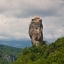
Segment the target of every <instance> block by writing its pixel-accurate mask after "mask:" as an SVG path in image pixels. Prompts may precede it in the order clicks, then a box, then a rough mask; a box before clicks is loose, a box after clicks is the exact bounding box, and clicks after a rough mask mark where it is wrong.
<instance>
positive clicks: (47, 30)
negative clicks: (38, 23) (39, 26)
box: [0, 0, 64, 42]
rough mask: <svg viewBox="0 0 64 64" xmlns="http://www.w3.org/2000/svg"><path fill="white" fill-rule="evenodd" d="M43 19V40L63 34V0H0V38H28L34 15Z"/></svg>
mask: <svg viewBox="0 0 64 64" xmlns="http://www.w3.org/2000/svg"><path fill="white" fill-rule="evenodd" d="M36 15H38V16H40V17H41V18H42V20H43V22H42V23H43V26H44V28H43V34H44V36H43V37H44V40H47V41H49V42H50V41H54V40H55V39H57V38H58V37H62V36H64V0H0V40H22V39H30V38H29V35H28V27H29V24H30V22H31V19H32V18H34V16H36Z"/></svg>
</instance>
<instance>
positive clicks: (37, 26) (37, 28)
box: [29, 16, 43, 46]
mask: <svg viewBox="0 0 64 64" xmlns="http://www.w3.org/2000/svg"><path fill="white" fill-rule="evenodd" d="M42 31H43V25H42V19H40V17H38V16H37V17H35V18H34V19H32V20H31V23H30V25H29V36H30V38H31V42H32V45H35V46H38V45H42V44H43V33H42Z"/></svg>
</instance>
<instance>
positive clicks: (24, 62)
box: [13, 37, 64, 64]
mask: <svg viewBox="0 0 64 64" xmlns="http://www.w3.org/2000/svg"><path fill="white" fill-rule="evenodd" d="M13 64H64V37H62V38H58V39H57V40H56V41H55V42H54V43H52V44H50V45H47V44H44V45H42V46H38V47H35V46H32V47H29V48H27V47H26V48H24V49H23V50H22V52H21V53H20V55H19V57H18V59H17V60H16V61H14V62H13Z"/></svg>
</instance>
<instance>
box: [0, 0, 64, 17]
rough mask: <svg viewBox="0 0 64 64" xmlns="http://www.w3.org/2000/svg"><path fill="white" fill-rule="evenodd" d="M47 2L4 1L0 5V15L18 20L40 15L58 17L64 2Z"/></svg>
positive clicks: (31, 0)
mask: <svg viewBox="0 0 64 64" xmlns="http://www.w3.org/2000/svg"><path fill="white" fill-rule="evenodd" d="M43 2H44V3H43ZM47 2H48V1H45V0H41V1H39V0H37V2H36V1H33V0H30V1H29V0H28V1H26V0H25V1H21V0H18V1H17V0H14V1H11V0H10V1H8V0H5V2H4V4H1V5H0V10H1V14H3V15H5V16H14V17H18V18H19V17H20V18H23V17H30V16H34V15H40V16H42V17H47V16H60V15H61V13H60V12H61V10H62V8H63V5H64V1H62V2H63V3H60V2H57V1H56V0H54V1H51V0H49V2H48V3H47ZM62 13H63V12H62Z"/></svg>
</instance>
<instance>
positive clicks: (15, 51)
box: [0, 45, 21, 64]
mask: <svg viewBox="0 0 64 64" xmlns="http://www.w3.org/2000/svg"><path fill="white" fill-rule="evenodd" d="M20 51H21V49H20V48H15V47H10V46H5V45H0V64H12V62H13V61H15V60H16V59H17V57H18V55H19V53H20Z"/></svg>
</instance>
